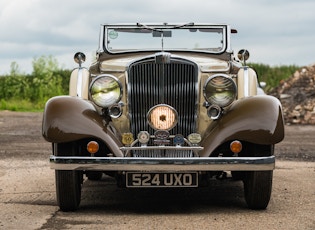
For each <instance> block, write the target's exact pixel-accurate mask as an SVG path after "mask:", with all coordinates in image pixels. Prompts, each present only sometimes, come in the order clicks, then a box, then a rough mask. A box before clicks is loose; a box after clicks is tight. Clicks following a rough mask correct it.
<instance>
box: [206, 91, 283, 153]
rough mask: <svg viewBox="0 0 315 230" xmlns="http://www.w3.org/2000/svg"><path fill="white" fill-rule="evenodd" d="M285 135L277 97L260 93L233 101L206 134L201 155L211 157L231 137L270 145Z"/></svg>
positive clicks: (280, 107)
mask: <svg viewBox="0 0 315 230" xmlns="http://www.w3.org/2000/svg"><path fill="white" fill-rule="evenodd" d="M283 138H284V120H283V115H282V106H281V104H280V102H279V100H278V99H277V98H275V97H272V96H267V95H259V96H253V97H246V98H242V99H240V100H237V101H235V102H234V103H233V104H232V105H231V106H230V108H229V109H227V110H226V111H225V112H224V114H223V116H222V117H221V118H220V119H219V120H218V121H215V122H214V123H213V125H211V126H210V127H209V128H208V130H207V131H206V133H205V138H204V139H203V141H202V143H201V146H203V147H204V150H203V151H202V152H200V156H204V157H207V156H210V155H211V153H212V152H213V151H214V150H215V149H216V148H217V147H218V146H219V145H221V144H223V143H225V142H226V141H230V140H240V141H248V142H251V143H254V144H262V145H272V144H276V143H278V142H280V141H281V140H283Z"/></svg>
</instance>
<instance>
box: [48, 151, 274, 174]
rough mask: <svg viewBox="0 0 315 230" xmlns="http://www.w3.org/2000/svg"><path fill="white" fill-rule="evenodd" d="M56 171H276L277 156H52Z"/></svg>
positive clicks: (52, 165)
mask: <svg viewBox="0 0 315 230" xmlns="http://www.w3.org/2000/svg"><path fill="white" fill-rule="evenodd" d="M50 167H51V168H52V169H55V170H88V171H89V170H96V171H159V172H174V171H268V170H274V169H275V157H274V156H269V157H193V158H142V157H141V158H140V157H139V158H136V157H72V156H70V157H68V156H67V157H64V156H54V155H52V156H50Z"/></svg>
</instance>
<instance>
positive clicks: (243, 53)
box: [237, 49, 249, 65]
mask: <svg viewBox="0 0 315 230" xmlns="http://www.w3.org/2000/svg"><path fill="white" fill-rule="evenodd" d="M237 57H238V59H239V60H240V61H242V62H243V63H244V65H246V61H247V60H248V59H249V52H248V50H246V49H241V50H240V51H238V53H237Z"/></svg>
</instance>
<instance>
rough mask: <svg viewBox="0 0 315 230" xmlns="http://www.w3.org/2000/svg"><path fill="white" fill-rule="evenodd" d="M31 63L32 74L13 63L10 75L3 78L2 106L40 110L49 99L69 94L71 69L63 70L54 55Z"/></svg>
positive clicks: (5, 107)
mask: <svg viewBox="0 0 315 230" xmlns="http://www.w3.org/2000/svg"><path fill="white" fill-rule="evenodd" d="M32 64H33V72H32V74H30V75H25V74H21V73H20V72H19V68H18V65H17V64H16V63H12V64H11V71H10V75H7V76H2V77H0V98H1V104H0V106H1V107H0V109H8V110H25V109H27V107H30V108H29V109H30V110H39V109H43V108H44V105H45V103H46V101H47V100H48V99H49V98H51V97H53V96H57V95H66V94H68V91H69V86H68V84H69V80H70V74H71V71H70V70H63V69H61V68H60V67H59V65H58V62H57V60H56V59H55V58H53V57H52V56H49V57H45V56H42V57H40V58H37V59H34V60H33V63H32ZM9 105H10V106H9Z"/></svg>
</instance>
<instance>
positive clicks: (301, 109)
mask: <svg viewBox="0 0 315 230" xmlns="http://www.w3.org/2000/svg"><path fill="white" fill-rule="evenodd" d="M271 95H273V96H276V97H277V98H279V99H280V101H281V103H282V106H283V114H284V119H285V123H286V124H312V125H313V124H315V65H313V66H308V67H303V68H301V69H299V70H297V71H296V72H295V73H294V74H293V75H292V76H291V77H290V78H289V79H288V80H286V81H282V82H281V83H280V85H279V86H278V87H277V88H275V89H274V90H273V91H272V92H271Z"/></svg>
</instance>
